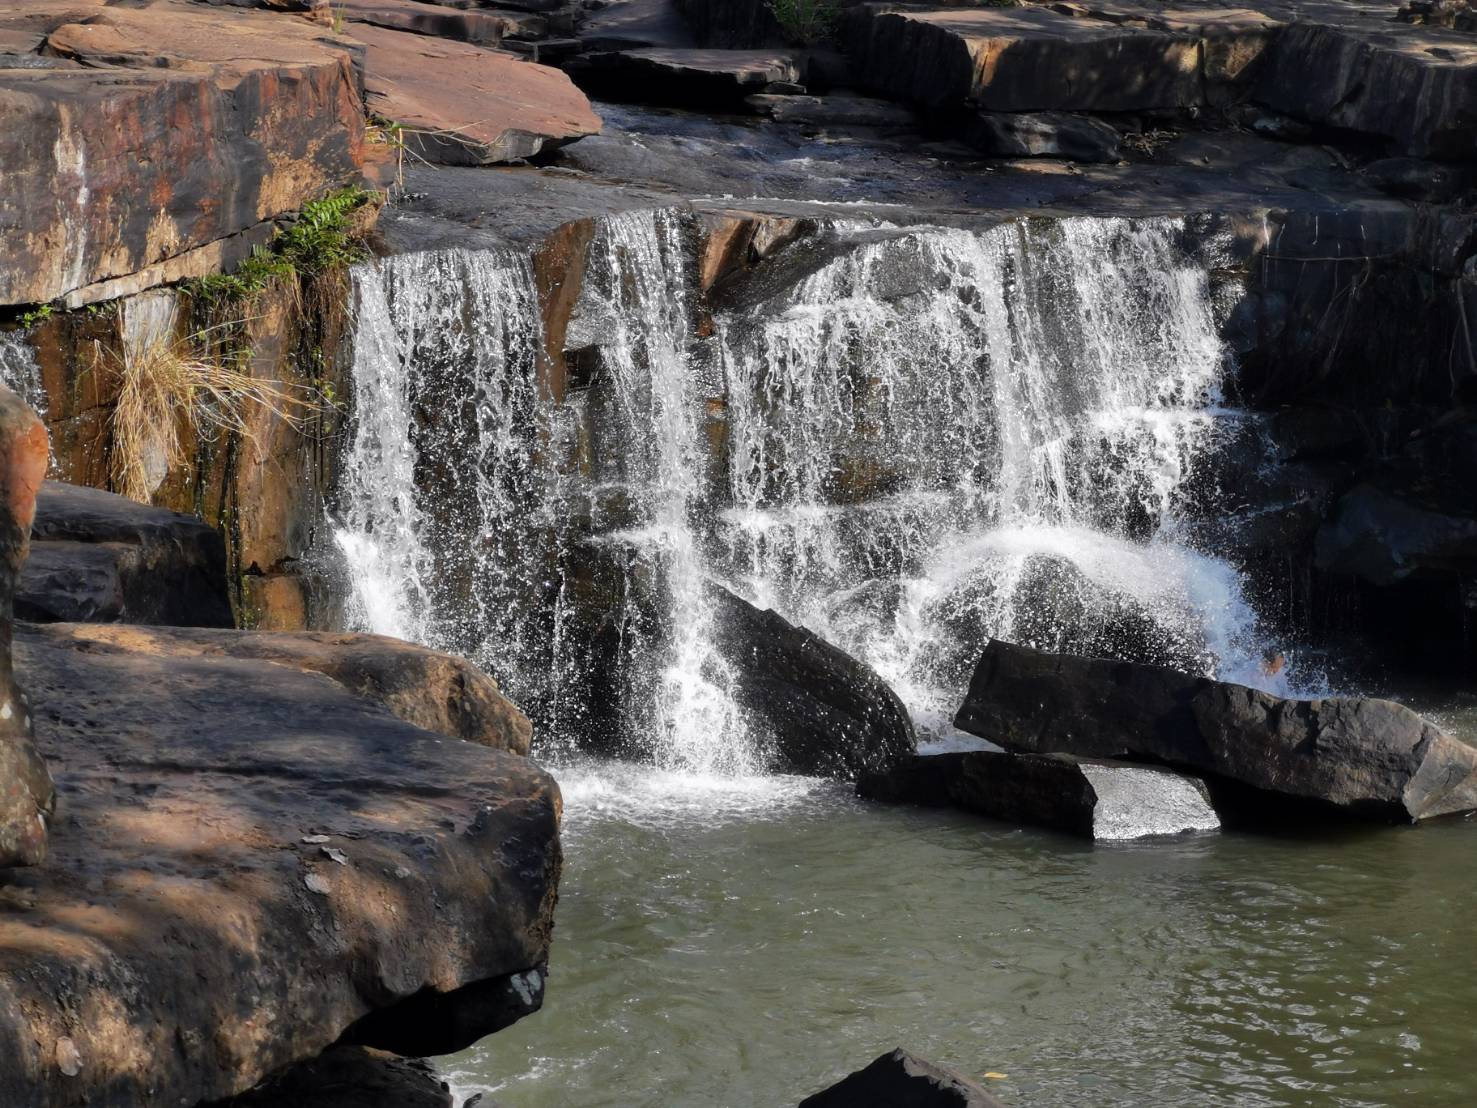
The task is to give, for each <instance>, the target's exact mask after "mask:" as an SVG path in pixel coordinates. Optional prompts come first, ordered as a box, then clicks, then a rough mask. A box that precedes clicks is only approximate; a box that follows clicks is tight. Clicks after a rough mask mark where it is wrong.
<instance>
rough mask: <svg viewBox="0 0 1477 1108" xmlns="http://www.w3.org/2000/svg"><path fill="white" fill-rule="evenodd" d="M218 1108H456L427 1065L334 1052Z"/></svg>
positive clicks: (377, 1054) (355, 1051) (378, 1054)
mask: <svg viewBox="0 0 1477 1108" xmlns="http://www.w3.org/2000/svg"><path fill="white" fill-rule="evenodd" d="M216 1108H455V1102H454V1101H453V1099H452V1096H451V1091H450V1089H448V1088H447V1085H446V1082H444V1081H442V1080H441V1079H440V1078H439V1077H438V1076H437V1075H436V1071H435V1070H433V1069H432V1068H431V1067H430V1066H429V1065H428V1064H426V1063H425V1062H422V1061H420V1060H418V1059H411V1058H398V1057H396V1056H395V1055H393V1054H386V1053H384V1052H382V1051H377V1050H369V1049H366V1048H365V1047H358V1046H336V1047H333V1048H332V1049H330V1050H328V1051H326V1052H324V1053H323V1054H322V1055H320V1056H319V1057H317V1058H314V1059H312V1060H311V1061H308V1062H302V1063H300V1064H298V1065H296V1066H293V1067H292V1068H291V1069H290V1070H288V1071H287V1072H286V1073H283V1074H281V1075H279V1076H277V1077H274V1078H272V1079H271V1080H269V1081H267V1082H265V1083H264V1084H262V1085H261V1086H260V1087H258V1088H255V1089H253V1090H252V1091H251V1092H249V1093H246V1094H244V1095H242V1096H239V1097H233V1098H232V1099H230V1100H229V1101H226V1102H224V1103H222V1104H220V1105H217V1106H216Z"/></svg>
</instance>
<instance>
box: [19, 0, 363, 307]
mask: <svg viewBox="0 0 1477 1108" xmlns="http://www.w3.org/2000/svg"><path fill="white" fill-rule="evenodd" d="M67 17H70V18H71V19H72V20H76V19H77V18H79V17H80V18H82V19H85V20H86V22H77V21H67ZM7 27H10V28H15V29H16V33H17V34H19V35H20V36H21V37H24V36H25V35H28V34H32V33H34V31H35V30H36V29H40V30H41V31H43V32H44V33H45V38H44V48H45V51H46V54H47V55H48V56H49V57H51V58H53V59H60V60H61V61H62V62H63V63H64V64H63V65H60V66H53V65H47V66H44V67H34V66H32V67H25V68H7V69H4V70H3V71H0V165H4V166H5V167H6V170H5V172H6V188H5V190H4V195H3V198H0V254H3V255H4V257H5V258H6V265H5V266H4V267H3V270H0V303H3V304H20V303H36V302H42V301H50V300H56V299H63V300H64V301H65V303H67V305H68V306H72V307H75V306H77V305H79V304H82V303H88V302H91V301H93V300H96V299H100V298H104V297H109V296H118V295H123V294H124V293H127V292H132V291H137V288H142V287H146V286H147V285H148V284H151V283H157V280H160V279H179V278H180V277H185V276H191V275H192V270H191V268H190V267H191V265H193V266H194V267H195V270H194V272H205V271H207V270H208V269H211V268H215V267H218V266H219V265H220V264H222V262H223V260H224V259H225V257H226V255H225V254H223V253H222V250H224V249H225V247H223V246H222V245H221V244H222V243H227V242H229V241H230V240H231V237H232V236H238V235H241V234H243V233H245V232H248V231H250V230H251V229H252V228H254V227H256V226H258V225H260V224H261V223H262V222H263V221H265V220H269V219H271V218H274V217H276V216H279V215H282V214H284V213H286V212H290V211H295V210H297V209H299V208H301V207H302V205H303V204H304V203H306V202H307V201H308V200H311V199H313V198H315V197H317V196H319V195H321V194H322V193H323V192H325V191H327V190H328V189H330V188H334V187H336V186H338V185H341V184H344V183H346V182H347V181H349V180H353V179H354V178H356V177H357V175H358V167H359V164H360V161H361V156H362V145H363V135H364V118H363V108H362V106H361V104H360V101H359V95H358V79H357V77H356V76H355V73H354V69H353V65H352V62H351V59H350V55H349V53H348V51H347V50H346V49H345V48H344V46H343V45H341V44H337V43H334V42H332V41H325V40H331V39H332V37H333V36H331V35H330V34H329V33H328V31H327V30H326V29H325V28H321V27H316V26H313V25H312V24H310V23H308V22H307V21H305V20H302V19H297V18H288V17H284V16H281V15H275V14H272V13H268V12H248V11H232V12H230V13H229V14H225V13H222V12H220V11H219V10H211V9H209V8H206V7H201V6H197V5H193V4H182V3H170V2H156V3H152V4H143V5H140V6H128V7H122V6H109V7H106V8H103V9H101V10H95V9H94V10H89V9H88V6H87V5H85V4H80V5H79V4H66V3H63V2H61V0H58V3H55V4H49V5H48V4H32V5H28V6H24V7H21V8H18V9H14V10H11V9H7V11H5V12H4V13H0V31H4V30H5V29H6V28H7ZM28 56H40V55H28ZM249 245H250V244H249V243H248V244H244V247H243V248H245V249H249ZM200 251H204V253H199V252H200ZM182 259H183V260H182ZM189 259H194V260H193V262H191V261H189ZM171 261H173V262H178V263H179V266H177V267H176V268H177V269H178V271H175V270H169V271H168V272H163V271H160V272H159V273H156V274H155V276H154V277H152V278H149V277H137V278H135V279H134V280H133V283H132V284H130V283H129V282H128V279H129V278H134V277H135V275H137V274H140V273H142V272H146V271H153V270H156V269H158V267H161V266H165V263H168V262H171ZM179 267H183V268H179ZM166 268H167V267H166Z"/></svg>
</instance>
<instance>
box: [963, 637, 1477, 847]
mask: <svg viewBox="0 0 1477 1108" xmlns="http://www.w3.org/2000/svg"><path fill="white" fill-rule="evenodd" d="M955 724H956V726H958V727H959V728H961V729H962V730H965V731H968V732H969V733H971V734H974V735H978V736H980V737H981V738H984V739H987V740H988V741H990V742H993V743H998V744H999V745H1001V746H1003V747H1005V748H1006V749H1008V750H1015V751H1022V752H1030V753H1039V754H1047V753H1065V754H1074V755H1078V756H1080V757H1087V758H1124V757H1127V758H1131V759H1139V760H1148V761H1153V762H1159V763H1163V764H1165V765H1169V766H1175V767H1178V768H1181V769H1187V770H1192V771H1198V772H1201V773H1205V774H1208V775H1214V776H1215V777H1219V778H1226V779H1229V780H1230V781H1233V782H1237V783H1239V784H1241V785H1245V786H1249V787H1251V788H1253V789H1257V790H1260V791H1262V792H1263V793H1271V794H1276V795H1278V796H1279V797H1281V798H1283V799H1284V800H1285V801H1293V802H1309V803H1315V804H1318V805H1323V806H1325V807H1326V808H1327V809H1330V810H1334V811H1338V812H1342V813H1345V814H1347V815H1350V816H1357V817H1367V818H1372V819H1395V820H1409V821H1416V820H1421V819H1427V818H1430V817H1433V816H1440V815H1447V814H1451V813H1456V812H1465V811H1470V810H1472V809H1473V808H1474V807H1477V748H1473V747H1470V746H1468V745H1467V744H1465V743H1463V742H1461V741H1459V740H1457V739H1454V738H1452V737H1451V736H1449V735H1446V734H1444V733H1443V732H1442V731H1440V730H1439V729H1438V728H1437V727H1436V726H1435V725H1434V724H1431V723H1429V722H1427V721H1426V720H1424V719H1422V718H1421V717H1420V716H1418V715H1416V714H1415V713H1414V712H1412V711H1410V710H1409V709H1408V708H1404V707H1401V706H1400V705H1398V704H1394V703H1392V702H1390V701H1387V700H1375V699H1352V698H1342V697H1330V698H1327V699H1322V700H1286V699H1283V698H1281V697H1276V696H1272V695H1271V694H1269V693H1264V692H1260V691H1258V690H1255V689H1250V688H1247V687H1245V686H1242V685H1234V684H1230V683H1227V682H1220V681H1212V680H1210V679H1208V678H1204V677H1192V676H1190V675H1188V674H1184V673H1179V672H1177V671H1175V670H1170V669H1165V668H1162V667H1159V666H1148V665H1140V664H1136V663H1131V662H1112V661H1105V660H1101V659H1093V658H1079V657H1075V656H1072V655H1062V654H1044V653H1041V652H1040V651H1035V650H1031V649H1029V648H1027V647H1022V646H1016V645H1013V644H1011V643H1006V642H1001V641H999V640H995V641H993V642H991V643H990V644H989V646H987V647H986V648H985V652H984V655H983V657H982V658H981V659H980V662H979V666H978V667H977V668H976V670H975V673H974V677H973V679H972V680H971V682H970V686H969V693H968V695H967V696H966V698H965V700H964V703H963V705H961V707H960V709H959V713H958V715H957V716H956V718H955ZM1267 803H1270V802H1267Z"/></svg>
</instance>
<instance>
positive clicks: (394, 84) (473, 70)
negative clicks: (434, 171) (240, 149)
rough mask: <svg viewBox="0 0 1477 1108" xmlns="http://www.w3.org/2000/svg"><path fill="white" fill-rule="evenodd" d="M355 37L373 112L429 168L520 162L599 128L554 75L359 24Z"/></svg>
mask: <svg viewBox="0 0 1477 1108" xmlns="http://www.w3.org/2000/svg"><path fill="white" fill-rule="evenodd" d="M354 37H355V38H356V39H358V40H359V41H360V42H362V43H363V44H364V48H365V56H364V66H365V93H366V97H367V102H368V106H369V110H370V111H372V112H373V113H374V114H376V115H380V116H383V117H384V118H386V119H390V120H393V121H394V122H396V123H399V124H401V125H403V127H404V130H403V132H402V135H401V137H402V139H403V141H404V142H405V144H406V146H407V147H409V148H410V149H411V150H412V151H414V152H415V153H416V154H418V155H419V156H420V157H422V158H425V159H426V160H428V161H432V162H439V163H442V164H445V165H489V164H492V163H495V162H511V161H518V160H521V159H523V158H531V157H533V156H534V155H535V154H538V153H540V152H542V151H545V150H550V149H553V148H554V147H558V146H562V145H563V144H564V143H567V142H573V141H574V140H575V139H578V138H582V137H583V136H585V135H593V134H596V133H598V132H599V130H600V117H599V116H598V115H596V114H595V112H594V111H593V110H592V109H591V108H590V102H589V100H587V99H586V98H585V95H584V93H582V92H580V90H579V89H577V88H575V87H574V85H573V83H571V81H570V80H569V78H568V77H566V76H565V75H564V74H563V73H561V72H560V71H559V70H557V69H552V68H550V67H549V66H546V65H536V64H534V63H533V62H525V61H520V60H519V59H518V58H515V57H513V56H512V55H510V54H499V53H497V52H495V51H492V50H484V49H482V48H481V47H479V46H473V45H471V44H469V43H461V42H449V41H446V40H444V39H436V38H429V37H427V36H425V35H417V34H411V33H408V32H406V31H394V30H388V29H386V28H384V27H375V26H368V25H365V24H357V25H355V27H354ZM452 73H454V74H456V78H455V80H451V79H448V74H452Z"/></svg>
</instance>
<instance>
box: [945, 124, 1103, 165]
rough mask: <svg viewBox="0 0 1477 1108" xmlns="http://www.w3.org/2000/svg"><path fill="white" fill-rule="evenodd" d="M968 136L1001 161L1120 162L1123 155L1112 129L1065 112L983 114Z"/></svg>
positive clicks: (978, 146) (968, 132)
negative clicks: (1060, 159)
mask: <svg viewBox="0 0 1477 1108" xmlns="http://www.w3.org/2000/svg"><path fill="white" fill-rule="evenodd" d="M967 137H968V141H969V143H970V145H971V146H973V147H974V148H975V149H977V150H979V151H981V152H983V153H985V154H989V155H991V156H993V157H997V158H1042V157H1046V158H1066V159H1068V160H1069V161H1074V162H1116V161H1118V159H1119V157H1120V156H1121V152H1120V151H1119V149H1118V132H1117V131H1115V130H1114V129H1113V128H1112V127H1110V126H1108V124H1106V123H1104V122H1102V121H1101V120H1098V119H1093V118H1091V117H1090V116H1085V115H1068V114H1066V113H1064V112H979V113H978V114H977V115H975V116H974V118H973V120H972V121H971V124H970V126H969V128H968V131H967Z"/></svg>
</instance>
